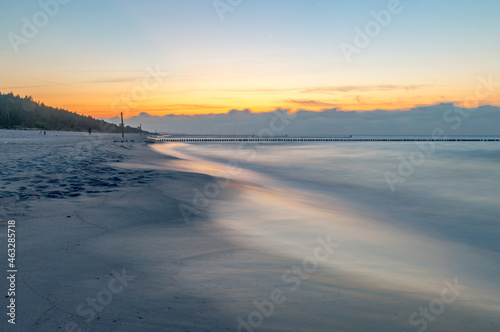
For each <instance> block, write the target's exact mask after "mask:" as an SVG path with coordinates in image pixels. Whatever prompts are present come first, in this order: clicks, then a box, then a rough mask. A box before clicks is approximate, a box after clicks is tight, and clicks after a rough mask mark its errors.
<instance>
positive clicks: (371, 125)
mask: <svg viewBox="0 0 500 332" xmlns="http://www.w3.org/2000/svg"><path fill="white" fill-rule="evenodd" d="M273 118H274V119H275V120H273ZM276 118H277V120H276ZM283 118H286V120H285V121H284V122H286V125H283V120H280V119H283ZM104 120H106V121H109V122H112V123H119V121H120V119H119V118H118V117H115V118H109V119H104ZM125 122H126V125H130V126H133V127H137V126H139V124H142V128H143V129H145V130H148V131H151V132H154V131H155V130H156V131H158V132H163V133H185V134H247V135H252V134H257V133H259V131H261V130H262V129H263V128H269V127H270V125H271V123H273V125H274V126H275V128H279V129H280V130H279V132H278V133H279V134H289V135H293V134H302V135H312V134H329V135H431V134H432V132H433V130H435V129H436V128H441V129H443V130H444V132H445V133H446V134H447V135H500V107H497V106H481V107H479V108H476V109H469V108H460V107H457V106H455V105H454V104H448V103H447V104H438V105H432V106H423V107H418V108H413V109H410V110H400V111H385V110H376V111H367V112H366V111H365V112H359V111H341V110H338V109H335V108H333V109H325V110H323V111H321V112H315V111H308V110H301V111H298V112H296V113H293V114H292V113H290V112H289V111H287V110H275V111H272V112H264V113H252V112H251V111H249V110H247V109H246V110H232V111H230V112H228V113H224V114H208V115H207V114H203V115H164V116H155V115H150V114H148V113H141V114H140V115H139V116H134V117H131V118H129V119H126V121H125ZM275 132H277V131H276V130H275Z"/></svg>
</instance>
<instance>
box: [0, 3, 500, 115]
mask: <svg viewBox="0 0 500 332" xmlns="http://www.w3.org/2000/svg"><path fill="white" fill-rule="evenodd" d="M54 1H55V0H54ZM221 1H223V2H227V0H221ZM42 2H45V3H48V2H50V1H48V0H47V1H42ZM389 3H390V1H379V0H373V1H368V0H361V1H355V2H350V1H334V0H330V1H326V0H323V1H305V0H304V1H272V0H271V1H270V0H266V1H265V0H252V1H250V0H243V1H241V4H240V5H238V6H234V7H233V8H232V11H227V12H225V13H224V15H223V16H224V20H221V19H220V18H219V15H218V14H217V11H216V9H215V8H214V5H213V2H212V1H210V0H183V1H157V0H152V1H142V2H141V1H124V0H122V1H117V0H112V1H93V0H91V1H81V0H71V1H69V2H68V3H67V4H64V5H59V11H58V13H57V14H56V15H55V16H54V17H50V18H49V20H48V23H47V24H46V25H44V26H43V27H41V28H40V29H39V32H38V33H37V34H36V36H35V37H34V38H29V40H28V43H26V44H21V45H20V46H19V52H18V53H16V52H14V50H13V48H12V47H11V43H10V42H9V37H8V36H9V34H11V33H15V34H17V35H20V36H22V31H21V28H22V26H23V21H22V20H23V18H24V17H26V18H27V19H28V20H30V21H32V19H33V15H34V14H36V13H38V12H40V11H41V10H43V9H42V7H41V6H40V3H39V2H37V1H23V2H13V1H10V2H4V3H2V5H0V10H1V11H2V13H3V14H2V21H1V22H0V45H1V46H2V47H3V50H2V52H1V53H0V57H1V58H2V60H3V61H2V62H3V63H4V64H5V67H4V70H3V75H2V77H1V78H0V91H2V92H8V91H10V90H12V91H13V92H14V93H20V94H31V95H33V96H34V97H35V99H40V100H44V101H47V102H48V103H50V104H54V105H55V106H60V107H64V108H68V109H70V110H75V111H78V112H81V113H86V114H91V115H96V116H98V115H104V114H108V112H115V111H116V110H110V105H113V101H114V100H116V98H120V96H123V95H126V94H128V93H129V92H130V91H131V90H132V89H134V87H135V86H137V84H141V83H140V82H141V81H142V80H143V79H144V76H145V75H147V68H148V67H158V68H161V71H162V75H163V77H164V79H163V80H162V82H161V84H160V85H159V86H158V87H156V88H155V89H154V91H153V90H152V91H148V93H147V96H146V97H144V98H141V100H138V101H137V102H136V103H134V106H133V107H130V106H127V107H126V112H127V115H128V116H133V115H136V114H139V113H140V112H144V111H148V112H153V113H155V114H166V113H176V114H183V113H184V114H198V113H207V112H227V111H228V110H230V109H233V108H236V109H244V108H249V109H252V110H254V111H257V112H259V111H269V110H272V109H274V108H276V107H286V108H290V109H292V110H293V109H294V108H297V109H298V108H301V107H306V106H309V107H312V108H313V109H314V110H321V108H322V107H323V108H324V106H331V105H335V106H336V107H339V108H342V109H356V110H372V109H377V108H384V109H405V108H411V107H414V106H418V105H423V104H435V103H440V102H456V103H460V102H461V101H463V99H464V98H465V97H466V96H467V94H468V93H470V91H473V90H474V88H475V87H476V86H477V84H478V83H477V79H478V77H479V76H488V75H494V76H495V77H499V80H500V70H499V68H498V59H499V55H500V42H499V40H498V32H500V21H499V20H498V14H499V13H500V2H499V1H494V0H482V1H474V2H473V1H451V0H445V1H426V0H422V1H417V0H413V1H410V0H402V1H401V2H400V6H401V8H402V12H401V13H399V14H396V15H392V17H391V21H390V23H389V24H388V25H387V26H386V27H381V30H380V33H379V34H377V35H376V36H375V37H373V38H372V40H371V43H370V44H369V46H368V47H366V48H363V49H360V53H359V54H353V55H352V57H351V61H350V62H349V61H346V58H345V57H344V55H343V53H342V51H341V48H340V47H339V45H340V44H341V43H342V42H345V43H350V44H353V39H354V36H355V32H354V28H355V27H359V28H360V29H362V30H364V28H365V26H366V24H367V23H369V22H371V21H373V20H374V18H373V17H372V14H371V13H372V12H379V11H381V10H386V9H387V8H388V4H389ZM7 64H8V65H7ZM389 86H390V87H392V88H391V89H388V88H387V87H389ZM339 87H340V88H345V87H350V89H348V90H349V91H344V92H339V91H336V92H332V91H335V90H338V88H339ZM7 90H8V91H7ZM344 90H345V89H344ZM312 91H315V93H312ZM318 91H322V93H318ZM482 103H484V104H488V103H489V104H500V96H499V93H498V92H495V93H493V94H491V96H489V97H488V98H487V99H486V100H483V101H482ZM313 106H317V107H313ZM122 109H125V107H122Z"/></svg>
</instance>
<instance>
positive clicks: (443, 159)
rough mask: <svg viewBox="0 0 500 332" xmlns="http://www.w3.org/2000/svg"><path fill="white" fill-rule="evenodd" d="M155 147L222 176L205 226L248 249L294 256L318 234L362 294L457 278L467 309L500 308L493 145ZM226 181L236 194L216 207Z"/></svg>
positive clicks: (498, 172)
mask: <svg viewBox="0 0 500 332" xmlns="http://www.w3.org/2000/svg"><path fill="white" fill-rule="evenodd" d="M155 148H156V149H157V150H158V151H160V152H163V153H165V154H169V155H172V156H175V157H178V158H179V159H177V161H174V162H172V163H170V167H172V168H175V169H179V170H183V171H190V172H199V173H206V174H210V175H215V176H219V177H221V178H222V179H224V181H214V182H213V185H212V186H211V187H208V188H206V189H207V192H206V195H207V196H210V197H207V198H209V199H210V200H211V201H214V202H213V204H211V205H210V211H211V218H212V219H213V222H214V225H215V226H216V227H220V228H221V229H223V230H225V231H229V232H232V233H233V234H236V236H234V237H233V238H234V239H237V240H238V241H241V243H242V244H244V245H246V246H248V247H254V248H262V249H264V250H266V251H268V252H270V253H276V254H279V255H284V256H288V257H294V258H297V259H298V260H301V259H303V258H304V257H307V255H308V254H309V253H311V252H312V251H313V250H314V247H315V246H317V240H318V238H321V237H322V238H324V239H328V240H329V241H332V242H335V245H336V250H335V255H334V257H331V258H330V259H328V260H327V261H325V262H322V263H321V264H322V266H324V267H325V268H331V269H334V270H335V271H341V272H343V273H345V274H346V275H350V276H355V277H356V278H359V280H362V282H363V283H364V284H365V285H367V287H370V286H374V287H381V285H384V287H386V288H388V289H390V290H391V291H394V292H399V291H401V292H403V291H405V292H407V291H411V292H419V293H425V292H429V293H432V292H435V291H436V290H438V289H440V287H441V288H442V287H443V286H442V283H443V280H444V279H449V280H454V279H458V280H460V281H461V282H463V283H465V284H467V285H468V296H469V297H468V299H467V301H468V303H469V304H470V305H474V306H475V307H476V308H481V310H487V311H490V312H500V300H499V299H500V296H499V295H500V293H499V290H500V279H499V278H498V275H500V264H499V263H498V262H500V200H499V198H500V144H499V143H498V142H426V143H423V142H330V143H321V142H317V143H313V142H309V143H303V144H290V143H283V144H247V143H242V144H234V143H232V144H229V143H228V144H159V145H157V146H156V147H155ZM226 180H227V181H226ZM228 183H230V185H231V186H232V187H233V188H234V189H235V192H236V194H235V195H232V196H231V197H230V198H226V199H224V200H217V201H215V200H216V198H214V196H216V195H217V193H218V191H214V188H215V186H216V185H219V186H220V187H221V189H223V188H222V187H225V186H226V184H228ZM200 192H202V193H203V190H201V191H200ZM198 208H199V207H198ZM388 285H389V286H388Z"/></svg>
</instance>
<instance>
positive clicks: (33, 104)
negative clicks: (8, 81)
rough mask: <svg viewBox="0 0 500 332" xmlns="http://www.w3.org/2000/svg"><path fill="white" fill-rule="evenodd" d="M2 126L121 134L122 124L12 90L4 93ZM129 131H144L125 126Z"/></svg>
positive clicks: (0, 97)
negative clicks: (18, 93) (86, 114)
mask: <svg viewBox="0 0 500 332" xmlns="http://www.w3.org/2000/svg"><path fill="white" fill-rule="evenodd" d="M0 128H3V129H25V128H36V129H40V130H66V131H87V130H89V129H90V130H92V131H97V132H104V133H119V132H121V126H118V125H116V124H113V123H109V122H106V121H104V120H98V119H94V118H93V117H91V116H85V115H80V114H77V113H74V112H69V111H67V110H65V109H61V108H54V107H50V106H47V105H45V104H44V103H40V102H37V101H34V100H33V98H32V97H31V96H26V97H24V98H22V97H20V96H19V95H14V94H13V93H12V92H10V93H6V94H3V93H1V92H0ZM125 132H127V133H140V132H142V131H141V130H140V129H139V128H132V127H130V126H126V127H125Z"/></svg>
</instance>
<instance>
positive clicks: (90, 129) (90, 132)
mask: <svg viewBox="0 0 500 332" xmlns="http://www.w3.org/2000/svg"><path fill="white" fill-rule="evenodd" d="M90 134H92V128H90V127H89V135H90Z"/></svg>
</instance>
